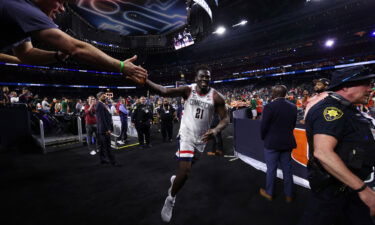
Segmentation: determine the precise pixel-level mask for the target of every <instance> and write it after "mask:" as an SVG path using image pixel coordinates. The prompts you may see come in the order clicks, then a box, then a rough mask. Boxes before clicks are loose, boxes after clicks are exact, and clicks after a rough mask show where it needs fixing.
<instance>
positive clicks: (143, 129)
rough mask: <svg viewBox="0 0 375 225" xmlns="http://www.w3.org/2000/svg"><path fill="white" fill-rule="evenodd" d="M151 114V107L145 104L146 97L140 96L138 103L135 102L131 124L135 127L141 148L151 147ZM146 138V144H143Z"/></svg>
mask: <svg viewBox="0 0 375 225" xmlns="http://www.w3.org/2000/svg"><path fill="white" fill-rule="evenodd" d="M152 116H153V107H152V106H151V105H149V104H146V97H144V96H142V97H141V98H140V104H137V105H136V106H135V108H134V111H133V114H132V124H133V126H135V129H137V133H138V141H139V144H140V146H141V147H142V148H150V147H152V146H151V144H150V127H151V121H152ZM145 140H146V145H145Z"/></svg>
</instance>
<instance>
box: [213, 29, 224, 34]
mask: <svg viewBox="0 0 375 225" xmlns="http://www.w3.org/2000/svg"><path fill="white" fill-rule="evenodd" d="M225 31H226V29H225V27H218V28H217V29H216V31H215V32H213V33H214V34H218V35H222V34H224V33H225Z"/></svg>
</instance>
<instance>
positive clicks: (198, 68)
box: [195, 64, 211, 76]
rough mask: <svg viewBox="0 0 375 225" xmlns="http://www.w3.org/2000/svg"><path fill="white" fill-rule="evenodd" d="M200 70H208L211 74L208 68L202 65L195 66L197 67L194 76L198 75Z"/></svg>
mask: <svg viewBox="0 0 375 225" xmlns="http://www.w3.org/2000/svg"><path fill="white" fill-rule="evenodd" d="M200 70H208V71H210V72H211V68H210V67H209V66H207V65H204V64H202V65H199V66H197V67H196V68H195V76H197V75H198V72H199V71H200Z"/></svg>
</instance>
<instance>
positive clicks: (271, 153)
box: [260, 85, 297, 202]
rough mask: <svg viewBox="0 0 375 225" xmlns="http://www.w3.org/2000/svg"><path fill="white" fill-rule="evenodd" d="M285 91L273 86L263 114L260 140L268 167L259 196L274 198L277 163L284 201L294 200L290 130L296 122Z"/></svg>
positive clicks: (294, 143) (294, 110)
mask: <svg viewBox="0 0 375 225" xmlns="http://www.w3.org/2000/svg"><path fill="white" fill-rule="evenodd" d="M286 93H287V88H286V87H285V86H284V85H276V86H275V87H273V89H272V101H271V103H269V104H268V105H266V107H265V108H264V111H263V118H262V121H261V137H262V140H264V158H265V160H266V165H267V178H266V188H265V189H263V188H261V189H260V194H261V195H262V196H263V197H264V198H266V199H268V200H272V199H273V188H274V181H275V178H276V172H277V164H278V162H280V164H281V168H282V171H283V178H284V193H285V196H286V198H285V199H286V201H287V202H291V201H292V200H293V175H292V171H291V156H290V153H291V151H292V149H293V148H295V147H296V141H295V138H294V135H293V130H294V128H295V126H296V121H297V107H296V106H295V105H294V104H292V103H291V102H289V101H287V100H286V99H285V96H286Z"/></svg>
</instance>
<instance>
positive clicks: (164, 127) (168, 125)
mask: <svg viewBox="0 0 375 225" xmlns="http://www.w3.org/2000/svg"><path fill="white" fill-rule="evenodd" d="M161 135H162V136H163V141H165V140H166V138H167V135H168V140H171V139H172V135H173V121H165V122H161Z"/></svg>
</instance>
